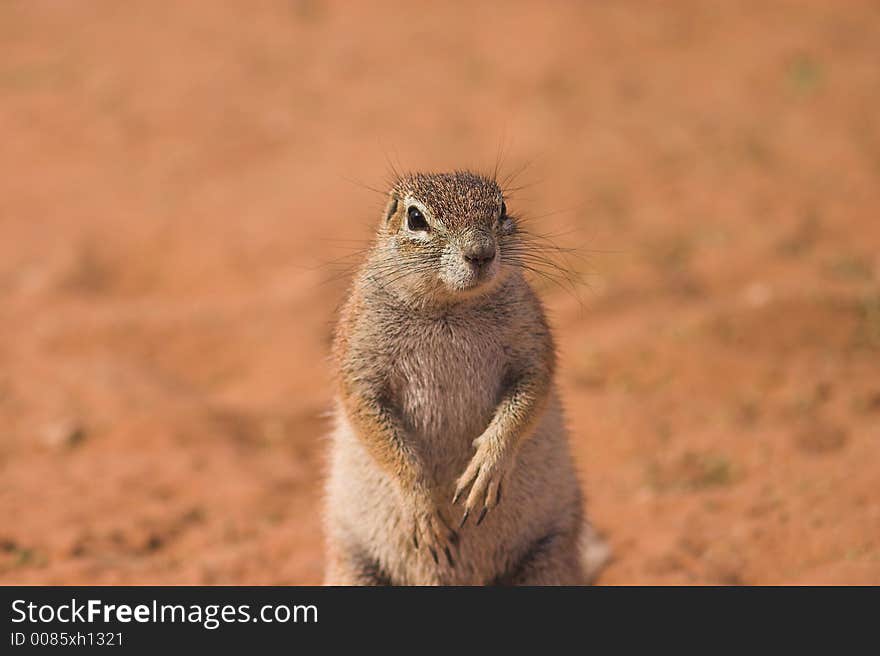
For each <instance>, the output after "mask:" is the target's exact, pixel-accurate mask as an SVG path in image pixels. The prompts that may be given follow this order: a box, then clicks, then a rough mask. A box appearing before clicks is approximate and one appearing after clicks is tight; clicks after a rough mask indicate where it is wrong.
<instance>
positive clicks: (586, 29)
mask: <svg viewBox="0 0 880 656" xmlns="http://www.w3.org/2000/svg"><path fill="white" fill-rule="evenodd" d="M502 144H503V145H504V146H505V151H506V156H505V167H506V170H508V171H510V170H514V169H516V168H518V167H519V166H521V165H523V164H525V163H531V165H530V166H529V168H528V169H527V170H526V171H525V172H524V173H523V174H522V175H521V176H520V178H519V181H520V182H521V183H525V184H527V185H528V186H527V188H526V189H524V190H523V191H521V192H519V193H518V194H517V195H516V198H515V199H514V200H512V201H510V203H509V205H510V208H511V210H512V211H515V212H519V213H523V214H526V215H531V216H540V215H547V216H544V218H542V219H541V223H540V225H541V227H542V229H544V230H545V231H546V232H548V233H554V234H557V235H559V236H558V237H557V241H558V242H559V243H561V244H563V245H565V246H577V247H580V248H582V249H583V252H584V255H585V258H586V259H585V261H584V262H579V263H578V264H577V266H578V267H580V272H581V273H582V274H583V277H584V284H583V285H581V286H580V287H579V288H578V289H577V290H576V293H574V294H572V293H568V292H566V291H565V290H562V289H559V288H556V287H554V286H552V285H551V286H547V285H539V287H540V288H541V289H542V293H543V296H544V298H545V299H546V301H547V304H548V306H549V309H550V312H551V315H552V320H553V322H554V325H555V327H556V330H557V334H558V340H559V343H560V348H561V352H562V366H561V372H560V385H561V387H562V391H563V396H564V399H565V402H566V405H567V407H568V411H569V417H570V423H571V426H572V429H573V446H574V450H575V452H576V455H577V458H578V463H579V465H580V468H581V470H582V480H583V486H584V489H585V492H586V494H587V497H588V500H589V507H590V512H591V514H592V516H593V518H594V520H595V523H596V524H597V525H598V527H599V529H600V530H601V531H602V532H603V533H605V534H606V535H607V536H608V538H609V540H610V541H611V543H612V545H613V547H614V552H615V555H614V562H613V563H612V565H611V566H610V567H609V568H608V570H607V571H606V573H605V575H604V576H603V577H602V582H603V583H610V584H611V583H731V584H738V583H783V582H786V583H829V582H834V583H874V584H878V583H880V216H878V213H880V5H878V3H876V2H830V1H829V2H790V3H784V2H757V1H756V2H751V3H745V2H737V3H732V2H727V3H723V2H675V3H672V2H641V3H637V2H590V3H588V2H583V3H574V2H558V3H545V2H534V3H507V2H498V3H481V4H479V6H471V5H470V4H469V3H453V4H448V5H447V4H444V3H430V4H428V3H425V4H418V3H377V2H370V3H367V2H328V1H326V0H310V1H305V0H301V1H298V2H292V1H291V2H237V3H219V2H125V3H120V2H115V1H107V2H72V1H70V2H63V1H60V0H59V1H46V0H44V1H37V0H29V1H21V2H10V1H8V0H7V1H4V2H2V3H0V581H2V582H4V583H13V582H17V583H65V584H73V583H251V584H263V583H278V584H289V583H318V582H320V579H321V573H322V547H321V530H320V502H321V494H320V483H319V481H320V475H321V474H320V473H321V467H322V450H323V443H322V442H323V439H322V436H323V434H324V432H325V429H326V421H325V418H324V417H323V414H324V413H325V412H326V410H327V409H328V407H329V402H330V399H331V394H332V391H331V385H330V379H329V367H328V362H327V351H328V343H329V336H330V329H331V326H332V323H333V320H334V310H335V308H336V306H337V304H338V303H339V302H340V301H341V300H342V297H343V294H344V290H345V285H346V280H345V276H344V273H345V270H344V266H343V267H342V269H340V266H338V265H337V264H333V263H332V262H333V261H334V260H338V259H339V258H343V264H346V263H351V262H352V261H353V260H351V259H344V258H345V256H347V255H350V254H351V253H352V252H353V251H355V250H356V249H357V248H359V247H360V240H364V239H366V238H368V237H369V235H370V231H371V226H372V225H373V223H374V222H375V221H376V220H377V217H378V216H379V211H380V208H381V206H382V202H383V201H382V198H381V197H380V196H379V195H377V194H375V193H373V192H371V191H369V190H368V189H366V188H365V186H364V185H366V186H373V187H382V186H383V185H384V180H385V179H386V176H387V173H388V163H387V160H388V159H391V160H393V161H394V162H396V163H397V164H398V165H399V166H402V167H404V168H428V169H442V168H453V167H466V166H472V167H477V168H482V169H491V168H492V166H493V165H494V163H495V159H496V153H497V151H498V148H499V145H502ZM340 274H342V275H341V277H340Z"/></svg>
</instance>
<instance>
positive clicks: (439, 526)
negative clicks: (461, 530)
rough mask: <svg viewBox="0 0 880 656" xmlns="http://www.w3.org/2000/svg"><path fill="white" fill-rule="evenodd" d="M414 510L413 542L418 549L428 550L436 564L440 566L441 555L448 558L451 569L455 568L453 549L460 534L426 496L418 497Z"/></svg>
mask: <svg viewBox="0 0 880 656" xmlns="http://www.w3.org/2000/svg"><path fill="white" fill-rule="evenodd" d="M414 506H415V507H414V508H413V533H412V542H413V546H414V547H415V548H416V549H422V548H424V549H427V550H428V552H429V553H430V554H431V557H432V558H433V559H434V562H435V563H436V564H438V565H439V564H440V557H439V554H443V555H444V556H445V557H446V562H447V563H449V566H450V567H455V559H454V558H453V556H452V549H451V548H452V547H454V546H455V545H456V544H457V543H458V534H457V533H456V532H455V531H454V530H453V529H451V528H450V527H449V523H448V522H447V521H446V518H445V517H443V514H442V513H441V512H440V510H439V509H438V508H437V505H436V504H435V503H434V502H433V501H432V500H431V499H430V498H429V497H427V496H426V495H418V501H417V502H416V503H415V504H414Z"/></svg>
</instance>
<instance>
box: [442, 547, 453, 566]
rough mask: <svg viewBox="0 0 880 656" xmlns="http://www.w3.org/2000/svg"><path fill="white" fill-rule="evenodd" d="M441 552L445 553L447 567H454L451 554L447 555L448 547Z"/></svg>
mask: <svg viewBox="0 0 880 656" xmlns="http://www.w3.org/2000/svg"><path fill="white" fill-rule="evenodd" d="M443 551H445V552H446V560H448V561H449V566H450V567H455V561H454V560H453V559H452V554H451V553H449V547H444V548H443Z"/></svg>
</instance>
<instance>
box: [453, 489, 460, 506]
mask: <svg viewBox="0 0 880 656" xmlns="http://www.w3.org/2000/svg"><path fill="white" fill-rule="evenodd" d="M461 493H462V490H456V491H455V494H453V495H452V505H453V506H454V505H455V504H457V503H458V499H459V497H460V496H461Z"/></svg>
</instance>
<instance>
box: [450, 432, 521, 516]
mask: <svg viewBox="0 0 880 656" xmlns="http://www.w3.org/2000/svg"><path fill="white" fill-rule="evenodd" d="M474 446H475V447H476V452H475V453H474V455H473V457H472V458H471V461H470V463H469V464H468V466H467V469H465V471H464V474H462V475H461V476H460V477H459V479H458V482H457V483H456V486H455V495H454V496H453V497H452V503H453V504H456V503H458V502H459V500H460V499H461V498H462V496H463V495H464V493H465V491H467V489H468V488H470V493H469V494H468V495H467V499H466V500H465V503H464V514H463V515H462V518H461V523H460V524H459V528H461V527H463V526H464V525H465V522H467V520H468V517H470V515H471V511H473V510H475V509H476V508H480V514H479V516H478V517H477V521H476V525H477V526H479V525H480V524H481V523H482V521H483V519H484V518H485V517H486V513H487V512H489V511H490V510H491V509H492V508H494V507H495V506H497V505H498V504H499V503H500V502H501V491H502V489H503V487H504V484H505V482H506V480H507V478H508V476H509V475H510V473H511V471H513V465H514V458H513V455H512V454H511V453H510V451H509V449H507V448H505V447H504V445H503V444H502V443H501V442H500V441H499V440H498V439H497V438H494V437H493V436H488V435H485V434H484V435H481V436H480V437H478V438H477V439H476V440H474Z"/></svg>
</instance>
